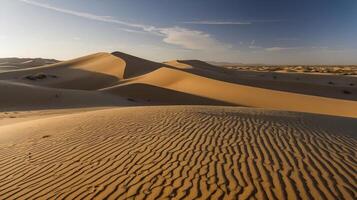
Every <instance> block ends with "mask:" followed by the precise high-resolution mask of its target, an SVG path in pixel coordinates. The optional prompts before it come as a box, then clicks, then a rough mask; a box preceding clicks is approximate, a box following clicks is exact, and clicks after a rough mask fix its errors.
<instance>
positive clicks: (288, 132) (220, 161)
mask: <svg viewBox="0 0 357 200" xmlns="http://www.w3.org/2000/svg"><path fill="white" fill-rule="evenodd" d="M149 116H150V117H149ZM98 119H100V123H98ZM35 124H36V126H34V125H35ZM356 124H357V123H356V120H355V119H343V118H338V117H326V116H318V115H308V114H297V113H286V112H276V111H269V110H257V109H247V108H233V107H193V106H186V107H183V106H177V107H137V108H122V109H109V110H103V111H93V112H86V113H80V114H73V115H65V116H60V117H53V118H48V119H40V120H36V121H33V122H31V121H30V122H23V123H18V124H14V125H9V126H2V127H0V132H1V133H2V134H1V135H0V145H1V148H0V156H1V161H0V178H1V180H2V181H1V183H0V196H1V197H2V198H4V199H9V198H10V199H12V198H20V199H28V198H61V199H62V198H67V199H74V198H88V199H89V198H96V199H104V198H108V199H124V198H133V197H136V198H139V199H144V198H147V199H164V198H175V199H183V198H184V199H197V198H201V199H206V198H210V199H252V198H253V199H267V198H269V199H355V198H356V197H357V193H356V184H357V174H356V171H357V167H356V166H357V158H356V154H355V152H356V146H357V141H356V139H355V137H356V133H357V126H356Z"/></svg>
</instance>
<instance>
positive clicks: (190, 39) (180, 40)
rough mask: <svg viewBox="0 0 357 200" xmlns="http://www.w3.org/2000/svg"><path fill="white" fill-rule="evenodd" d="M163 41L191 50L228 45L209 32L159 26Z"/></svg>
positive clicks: (225, 46)
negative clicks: (163, 36)
mask: <svg viewBox="0 0 357 200" xmlns="http://www.w3.org/2000/svg"><path fill="white" fill-rule="evenodd" d="M160 33H162V34H164V35H165V36H166V37H165V38H164V40H163V41H164V42H166V43H169V44H175V45H179V46H181V47H184V48H187V49H193V50H207V49H213V48H214V49H217V50H218V49H226V48H230V46H229V45H226V44H223V43H221V42H219V41H218V40H216V39H214V38H213V37H212V36H211V35H210V34H207V33H204V32H201V31H196V30H190V29H186V28H181V27H171V28H161V29H160Z"/></svg>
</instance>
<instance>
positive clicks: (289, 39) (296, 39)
mask: <svg viewBox="0 0 357 200" xmlns="http://www.w3.org/2000/svg"><path fill="white" fill-rule="evenodd" d="M298 40H300V39H299V38H277V39H275V41H298Z"/></svg>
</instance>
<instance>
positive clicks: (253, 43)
mask: <svg viewBox="0 0 357 200" xmlns="http://www.w3.org/2000/svg"><path fill="white" fill-rule="evenodd" d="M260 48H262V47H260V46H257V45H255V40H252V41H251V42H250V45H249V49H260Z"/></svg>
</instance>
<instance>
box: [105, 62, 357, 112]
mask: <svg viewBox="0 0 357 200" xmlns="http://www.w3.org/2000/svg"><path fill="white" fill-rule="evenodd" d="M137 84H141V85H142V87H141V88H138V87H137ZM145 84H146V85H150V87H152V86H155V87H157V88H158V90H156V91H155V90H151V92H152V94H153V95H155V96H156V98H159V101H160V98H162V99H161V101H163V102H165V100H166V99H167V97H166V96H167V95H168V94H165V93H162V90H161V89H159V88H165V89H169V90H173V91H178V92H181V93H186V94H189V95H194V96H197V97H202V98H206V99H210V100H214V101H215V102H224V103H225V104H231V105H243V106H249V107H260V108H269V109H279V110H290V111H302V112H311V113H319V114H328V115H337V116H348V117H357V102H356V101H349V100H340V99H333V98H324V97H317V96H311V95H302V94H296V93H289V92H283V91H276V90H269V89H262V88H257V87H250V86H244V85H240V84H233V83H227V82H223V81H219V80H214V79H210V78H206V77H203V76H198V75H194V74H191V73H188V72H184V71H181V70H176V69H172V68H166V67H162V68H160V69H158V70H155V71H153V72H151V73H147V74H145V75H143V76H140V77H136V78H134V79H132V80H128V81H126V82H125V83H124V84H121V85H118V86H112V87H109V88H105V89H103V91H108V92H110V93H114V94H119V95H129V96H132V97H134V98H143V96H142V94H144V93H145V90H146V88H145V87H144V85H145ZM131 85H134V86H135V89H134V88H133V89H132V90H130V89H128V88H129V87H130V86H131ZM123 87H125V89H123ZM183 101H186V99H183ZM166 103H172V104H180V99H175V100H174V101H170V102H166ZM202 104H207V102H203V103H202ZM216 105H217V104H216ZM218 105H224V104H218ZM331 105H333V106H331Z"/></svg>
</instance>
